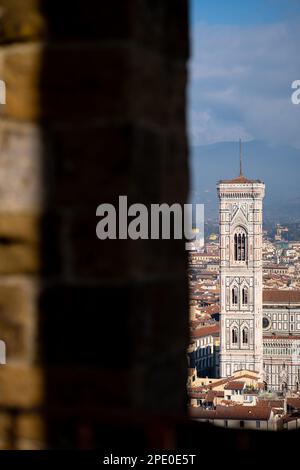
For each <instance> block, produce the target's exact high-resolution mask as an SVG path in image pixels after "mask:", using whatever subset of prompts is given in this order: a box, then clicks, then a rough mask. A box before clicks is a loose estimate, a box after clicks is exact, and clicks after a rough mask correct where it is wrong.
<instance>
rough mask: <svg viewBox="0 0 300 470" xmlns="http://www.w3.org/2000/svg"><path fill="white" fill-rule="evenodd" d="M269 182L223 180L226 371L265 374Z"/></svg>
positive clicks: (222, 332) (223, 368)
mask: <svg viewBox="0 0 300 470" xmlns="http://www.w3.org/2000/svg"><path fill="white" fill-rule="evenodd" d="M264 193H265V185H264V183H262V182H261V181H259V180H249V179H247V178H246V177H245V176H244V175H243V174H242V170H241V171H240V175H239V176H238V177H237V178H234V179H232V180H223V181H220V182H219V184H218V196H219V201H220V206H219V207H220V209H219V215H220V219H219V220H220V284H221V297H220V375H221V377H228V376H230V375H232V374H233V373H234V372H235V371H237V370H240V369H247V370H251V371H257V372H259V373H260V374H261V376H263V334H262V317H263V315H262V202H263V197H264Z"/></svg>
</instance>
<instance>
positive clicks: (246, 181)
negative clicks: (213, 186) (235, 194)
mask: <svg viewBox="0 0 300 470" xmlns="http://www.w3.org/2000/svg"><path fill="white" fill-rule="evenodd" d="M220 183H226V184H249V183H250V184H252V183H262V181H260V180H249V179H248V178H246V177H245V176H244V175H240V176H237V177H236V178H233V179H230V180H221V181H220Z"/></svg>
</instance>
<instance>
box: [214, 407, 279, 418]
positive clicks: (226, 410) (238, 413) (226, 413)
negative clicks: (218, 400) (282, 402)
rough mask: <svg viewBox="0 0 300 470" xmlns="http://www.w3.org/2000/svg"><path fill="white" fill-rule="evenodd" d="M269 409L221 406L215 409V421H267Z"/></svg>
mask: <svg viewBox="0 0 300 470" xmlns="http://www.w3.org/2000/svg"><path fill="white" fill-rule="evenodd" d="M270 414H271V408H268V407H262V406H244V405H241V406H240V405H238V406H221V405H217V407H216V418H217V419H240V420H252V419H255V420H264V421H266V420H268V419H270Z"/></svg>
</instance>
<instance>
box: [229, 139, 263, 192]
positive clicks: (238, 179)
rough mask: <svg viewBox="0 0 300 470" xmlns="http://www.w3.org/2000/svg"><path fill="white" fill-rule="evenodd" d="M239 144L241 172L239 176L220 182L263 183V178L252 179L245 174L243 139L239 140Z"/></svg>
mask: <svg viewBox="0 0 300 470" xmlns="http://www.w3.org/2000/svg"><path fill="white" fill-rule="evenodd" d="M239 145H240V174H239V176H237V177H235V178H232V179H230V180H221V181H220V183H226V184H253V183H262V181H261V180H250V179H248V178H246V176H244V174H243V147H242V141H241V139H240V140H239Z"/></svg>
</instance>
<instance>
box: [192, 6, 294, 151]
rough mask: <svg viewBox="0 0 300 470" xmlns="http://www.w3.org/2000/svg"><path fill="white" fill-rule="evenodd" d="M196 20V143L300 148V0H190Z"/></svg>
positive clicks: (194, 37) (193, 119)
mask: <svg viewBox="0 0 300 470" xmlns="http://www.w3.org/2000/svg"><path fill="white" fill-rule="evenodd" d="M190 24H191V60H190V64H189V80H190V82H189V94H188V100H189V114H188V122H189V135H190V143H191V144H192V145H199V144H209V143H213V142H220V141H230V140H237V139H238V138H239V137H242V138H243V139H244V140H253V139H258V140H265V141H267V142H269V143H271V144H275V145H276V144H280V145H282V144H283V145H287V144H288V145H292V146H294V147H297V148H300V105H298V106H295V105H293V104H292V103H291V99H290V97H291V83H292V81H294V80H296V79H300V0H190Z"/></svg>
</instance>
